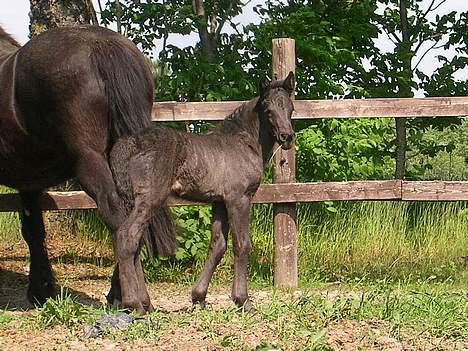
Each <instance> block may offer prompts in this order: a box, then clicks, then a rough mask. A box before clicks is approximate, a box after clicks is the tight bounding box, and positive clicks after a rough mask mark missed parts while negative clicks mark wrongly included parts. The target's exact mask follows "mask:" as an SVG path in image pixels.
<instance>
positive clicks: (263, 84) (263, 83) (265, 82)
mask: <svg viewBox="0 0 468 351" xmlns="http://www.w3.org/2000/svg"><path fill="white" fill-rule="evenodd" d="M270 83H271V80H270V78H268V77H267V76H266V75H265V74H263V75H262V77H261V78H260V83H259V84H258V88H259V90H260V95H263V94H265V92H266V90H267V89H268V87H269V86H270Z"/></svg>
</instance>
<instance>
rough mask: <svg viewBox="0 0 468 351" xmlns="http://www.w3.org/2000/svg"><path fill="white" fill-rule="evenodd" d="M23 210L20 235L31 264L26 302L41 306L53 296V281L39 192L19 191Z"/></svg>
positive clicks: (54, 291)
mask: <svg viewBox="0 0 468 351" xmlns="http://www.w3.org/2000/svg"><path fill="white" fill-rule="evenodd" d="M20 196H21V200H22V202H23V209H22V210H21V212H20V218H21V234H22V235H23V237H24V239H25V240H26V243H27V244H28V247H29V252H30V255H31V264H30V268H29V287H28V300H29V301H30V302H31V303H40V304H43V303H44V302H45V301H46V299H47V298H48V297H52V296H55V293H56V290H55V280H54V276H53V274H52V268H51V265H50V262H49V258H48V257H47V249H46V246H45V229H44V221H43V218H42V211H41V208H40V204H39V199H40V196H41V192H40V191H32V192H25V191H20Z"/></svg>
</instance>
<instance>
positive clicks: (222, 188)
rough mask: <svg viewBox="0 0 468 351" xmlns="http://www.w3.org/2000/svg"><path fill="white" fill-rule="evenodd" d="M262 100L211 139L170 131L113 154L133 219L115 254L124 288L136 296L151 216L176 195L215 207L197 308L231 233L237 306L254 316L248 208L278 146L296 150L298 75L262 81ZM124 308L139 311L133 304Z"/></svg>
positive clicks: (149, 134) (138, 138)
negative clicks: (137, 262)
mask: <svg viewBox="0 0 468 351" xmlns="http://www.w3.org/2000/svg"><path fill="white" fill-rule="evenodd" d="M262 82H263V84H261V85H260V87H261V88H260V92H261V93H260V97H259V98H255V99H253V100H251V101H249V102H247V103H245V104H243V105H242V106H241V107H239V108H238V109H236V110H235V111H234V112H233V113H232V114H231V115H230V116H228V117H227V118H226V119H225V120H224V121H223V122H221V123H220V124H219V125H218V126H217V127H216V128H215V129H214V130H213V131H211V132H210V133H208V134H207V135H194V134H190V133H183V132H179V131H175V130H170V129H164V128H153V129H148V130H145V131H142V132H140V133H138V134H136V135H133V136H131V137H128V138H122V139H120V140H119V141H118V142H117V143H116V144H115V145H114V147H113V149H112V151H111V154H110V164H111V170H112V172H113V174H114V179H115V182H116V185H117V191H118V192H119V193H120V194H121V196H122V197H123V198H124V199H125V201H126V203H127V207H128V210H129V211H128V212H129V215H128V217H127V219H126V220H125V221H124V222H123V224H122V226H121V227H120V228H119V230H118V232H120V236H125V237H126V239H127V240H125V241H122V242H120V243H121V244H122V246H120V247H118V248H117V252H120V253H119V256H120V257H121V259H122V260H121V262H120V266H119V268H120V269H121V271H125V272H126V274H125V276H126V277H129V278H130V279H129V280H125V279H122V280H121V284H122V287H125V291H127V292H131V291H136V290H137V289H138V282H137V281H136V279H135V278H134V277H135V276H136V274H135V267H134V264H133V262H134V260H133V257H134V255H135V254H136V253H137V252H138V243H139V242H140V236H141V233H142V229H143V228H145V226H146V225H147V224H148V220H149V219H150V214H151V211H152V210H153V209H154V208H158V207H159V206H165V203H166V200H167V198H168V196H169V195H171V194H173V195H176V196H179V197H182V198H186V199H191V200H201V201H204V202H210V203H213V222H212V239H211V245H210V251H209V254H208V259H207V261H206V263H205V267H204V270H203V272H202V274H201V276H200V279H199V280H198V282H197V284H196V285H195V286H194V288H193V290H192V301H193V303H200V304H201V305H204V304H205V297H206V294H207V290H208V285H209V282H210V280H211V277H212V274H213V272H214V270H215V268H216V265H217V264H218V263H219V261H220V260H221V258H222V257H223V255H224V252H225V250H226V241H227V234H228V230H229V228H230V229H231V232H232V235H233V247H234V256H235V257H234V270H235V278H234V282H233V285H232V296H231V297H232V299H233V300H234V302H235V303H236V305H237V306H239V307H243V308H245V309H250V308H251V303H250V301H249V299H248V294H247V261H248V255H249V252H250V235H249V224H250V221H249V216H250V203H251V199H252V197H253V195H254V194H255V192H256V190H257V188H258V186H259V184H260V180H261V177H262V174H263V170H264V167H265V165H266V163H267V162H268V160H269V158H270V156H271V153H272V148H273V145H274V143H275V141H276V142H278V143H279V144H280V145H281V146H282V147H283V148H284V149H287V148H290V147H291V146H292V140H293V135H294V131H293V128H292V124H291V113H292V111H293V103H292V101H291V98H290V95H291V94H292V92H293V89H294V75H293V74H292V73H290V74H289V76H288V77H287V78H286V79H285V80H284V81H275V82H273V83H271V84H269V82H267V81H262ZM122 298H123V301H127V300H128V301H130V302H129V304H130V305H132V304H138V301H135V298H134V296H132V295H126V294H125V293H123V294H122Z"/></svg>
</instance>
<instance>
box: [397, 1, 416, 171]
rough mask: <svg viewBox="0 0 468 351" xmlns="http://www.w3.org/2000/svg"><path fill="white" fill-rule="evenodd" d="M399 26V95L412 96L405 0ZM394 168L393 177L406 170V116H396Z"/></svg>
mask: <svg viewBox="0 0 468 351" xmlns="http://www.w3.org/2000/svg"><path fill="white" fill-rule="evenodd" d="M399 5H400V26H401V42H400V43H399V45H398V47H397V50H398V51H399V52H400V55H399V56H400V57H401V58H402V65H403V66H402V76H403V78H404V79H403V80H401V81H400V83H399V96H400V97H412V96H413V93H412V91H411V82H412V80H413V71H412V69H411V59H412V57H413V53H412V52H411V40H410V35H409V31H408V5H407V2H406V0H400V3H399ZM395 124H396V147H397V150H396V168H395V178H396V179H404V178H405V170H406V148H407V147H406V118H396V121H395Z"/></svg>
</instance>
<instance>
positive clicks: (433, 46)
mask: <svg viewBox="0 0 468 351" xmlns="http://www.w3.org/2000/svg"><path fill="white" fill-rule="evenodd" d="M437 43H438V42H437V41H436V42H435V43H434V44H432V45H431V47H430V48H429V49H427V50H426V51H425V52H424V54H422V56H421V57H420V58H419V60H418V62H417V63H416V65H415V66H414V68H413V69H412V71H413V72H414V71H416V68H418V66H419V64H420V63H421V61H422V60H423V59H424V57H425V56H426V55H427V53H428V52H429V51H431V50H432V49H434V48H435V46H436V45H437Z"/></svg>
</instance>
